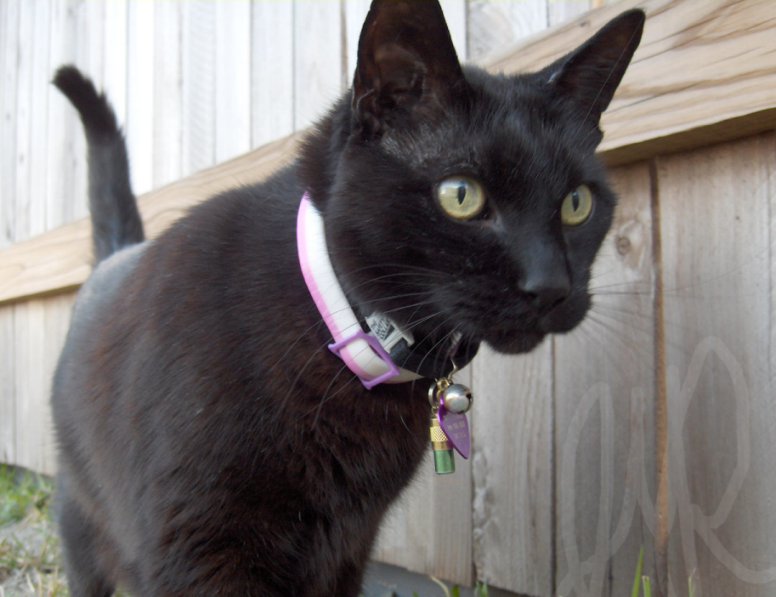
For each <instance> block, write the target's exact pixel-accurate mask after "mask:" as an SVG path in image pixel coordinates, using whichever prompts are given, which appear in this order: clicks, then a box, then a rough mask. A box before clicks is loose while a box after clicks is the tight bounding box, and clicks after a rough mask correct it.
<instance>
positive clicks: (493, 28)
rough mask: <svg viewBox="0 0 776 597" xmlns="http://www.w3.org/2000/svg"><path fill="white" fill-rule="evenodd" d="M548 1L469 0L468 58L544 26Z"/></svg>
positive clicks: (541, 28)
mask: <svg viewBox="0 0 776 597" xmlns="http://www.w3.org/2000/svg"><path fill="white" fill-rule="evenodd" d="M548 18H549V17H548V15H547V1H546V0H522V1H521V2H503V1H501V0H470V2H469V17H468V38H469V40H468V46H469V56H468V58H469V60H474V59H475V58H478V57H480V56H482V55H484V54H487V53H488V52H490V51H492V50H495V49H498V48H502V47H504V46H505V45H507V44H510V43H514V42H516V41H518V40H519V39H521V38H523V37H526V36H528V35H531V34H533V33H536V32H537V31H542V30H543V29H546V28H547V24H548Z"/></svg>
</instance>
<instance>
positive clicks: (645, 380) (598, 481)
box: [554, 163, 654, 597]
mask: <svg viewBox="0 0 776 597" xmlns="http://www.w3.org/2000/svg"><path fill="white" fill-rule="evenodd" d="M611 178H612V183H613V185H614V187H615V188H616V190H617V192H618V194H619V196H620V203H619V205H618V207H617V212H616V216H615V220H614V223H613V225H612V229H611V231H610V232H609V234H608V236H607V237H606V239H605V241H604V245H603V247H602V248H601V251H600V253H599V255H598V258H597V259H596V262H595V265H594V268H593V281H592V283H591V291H592V292H593V295H594V302H593V307H592V309H591V310H590V313H589V314H588V317H587V319H586V320H585V321H584V322H583V323H582V325H581V326H580V327H579V328H578V329H577V330H575V331H574V332H572V333H571V334H568V335H565V336H558V337H556V338H555V340H554V344H555V350H554V352H555V362H554V378H555V386H554V387H555V438H554V443H555V455H556V456H555V466H556V472H555V487H556V496H555V500H556V521H555V529H556V545H555V552H556V554H557V556H556V557H557V563H556V573H555V574H556V587H557V589H556V591H557V593H558V594H560V595H571V594H574V595H602V596H604V595H606V596H612V597H614V596H619V595H623V594H628V592H629V591H630V588H631V586H632V584H633V572H634V570H635V569H636V562H637V559H638V554H639V549H640V548H642V547H643V548H644V554H645V556H644V568H643V574H645V575H648V576H650V578H654V567H653V564H652V562H653V558H652V553H653V551H654V550H653V548H652V533H653V531H654V514H653V512H654V506H653V504H652V498H651V497H650V496H651V495H652V494H653V493H654V480H653V479H654V466H653V461H654V438H653V428H654V423H653V412H654V399H653V386H654V317H653V304H652V293H651V292H650V289H651V284H652V279H653V277H654V272H653V266H652V254H653V251H652V214H651V186H650V174H649V168H648V165H647V164H646V163H641V164H636V165H634V166H629V167H623V168H619V169H617V170H614V171H613V172H612V176H611Z"/></svg>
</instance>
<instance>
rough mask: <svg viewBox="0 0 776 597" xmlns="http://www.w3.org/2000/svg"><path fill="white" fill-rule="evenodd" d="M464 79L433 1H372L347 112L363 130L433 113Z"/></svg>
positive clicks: (451, 43)
mask: <svg viewBox="0 0 776 597" xmlns="http://www.w3.org/2000/svg"><path fill="white" fill-rule="evenodd" d="M463 82H464V77H463V72H462V71H461V65H460V63H459V62H458V57H457V56H456V53H455V48H454V47H453V41H452V39H451V38H450V32H449V31H448V29H447V23H445V17H444V14H443V13H442V8H441V6H440V5H439V2H437V0H374V1H373V2H372V6H371V7H370V9H369V14H368V15H367V17H366V21H365V22H364V27H363V29H362V30H361V37H360V39H359V42H358V65H357V67H356V74H355V78H354V81H353V114H354V115H355V117H356V119H357V120H358V122H359V124H360V125H361V126H362V128H363V129H364V130H365V131H367V132H368V133H376V132H378V131H380V130H381V129H383V128H384V127H385V126H386V125H388V126H390V124H391V123H392V122H398V121H399V120H400V119H402V118H404V117H406V116H407V115H410V114H412V113H413V112H414V111H421V112H422V113H423V115H424V116H425V117H426V118H433V115H434V111H435V110H443V109H444V106H445V102H446V101H447V100H448V99H449V98H450V96H451V94H454V93H455V92H456V89H459V88H460V87H461V85H462V84H463Z"/></svg>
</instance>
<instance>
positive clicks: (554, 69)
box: [542, 9, 646, 125]
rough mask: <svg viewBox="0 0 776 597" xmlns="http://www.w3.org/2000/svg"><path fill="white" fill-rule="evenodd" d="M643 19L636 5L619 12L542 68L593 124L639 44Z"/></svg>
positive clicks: (549, 79)
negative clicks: (585, 38)
mask: <svg viewBox="0 0 776 597" xmlns="http://www.w3.org/2000/svg"><path fill="white" fill-rule="evenodd" d="M645 19H646V17H645V15H644V11H642V10H639V9H634V10H629V11H627V12H624V13H622V14H621V15H620V16H618V17H615V18H614V19H612V20H611V21H609V22H608V23H607V24H606V25H604V27H603V28H602V29H601V30H600V31H599V32H598V33H596V34H595V35H594V36H593V37H591V38H590V39H589V40H587V41H586V42H585V43H584V44H582V45H581V46H580V47H578V48H577V49H576V50H574V51H573V52H572V53H571V54H568V55H567V56H564V57H563V58H561V59H560V60H558V61H556V62H555V63H553V64H551V65H550V66H549V67H547V68H546V69H544V70H543V71H542V73H544V74H545V75H546V76H547V77H548V83H549V84H550V85H552V86H553V87H554V89H555V90H556V93H557V94H558V95H560V96H563V97H570V98H572V99H573V100H574V101H575V102H576V103H577V104H578V105H579V107H580V108H581V109H582V110H584V112H585V114H586V115H587V117H588V118H589V119H590V120H591V121H593V122H594V123H595V124H596V125H597V124H598V122H599V120H600V119H601V113H602V112H603V111H604V110H606V108H607V107H608V106H609V102H611V101H612V96H613V95H614V92H615V91H616V90H617V86H618V85H619V84H620V81H621V80H622V77H623V75H624V74H625V69H627V68H628V65H629V64H630V61H631V58H633V53H634V52H635V51H636V48H638V46H639V42H640V41H641V33H642V31H643V30H644V21H645Z"/></svg>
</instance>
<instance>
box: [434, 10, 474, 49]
mask: <svg viewBox="0 0 776 597" xmlns="http://www.w3.org/2000/svg"><path fill="white" fill-rule="evenodd" d="M439 4H440V5H441V6H442V12H443V13H444V15H445V21H446V22H447V29H448V31H450V38H451V39H452V40H453V47H455V53H456V54H457V55H458V60H459V61H460V62H466V60H468V56H469V53H468V45H469V44H468V40H467V12H468V10H467V6H466V1H465V0H440V2H439Z"/></svg>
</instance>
